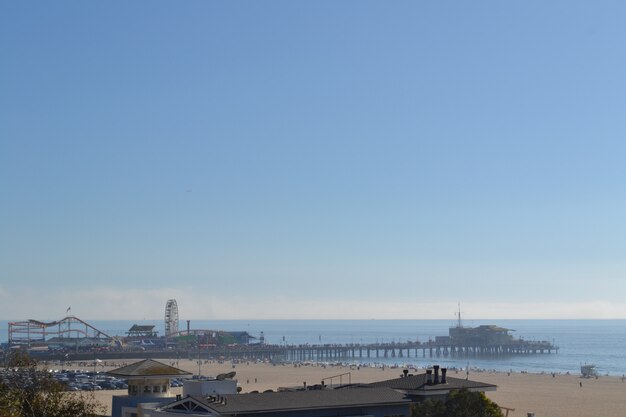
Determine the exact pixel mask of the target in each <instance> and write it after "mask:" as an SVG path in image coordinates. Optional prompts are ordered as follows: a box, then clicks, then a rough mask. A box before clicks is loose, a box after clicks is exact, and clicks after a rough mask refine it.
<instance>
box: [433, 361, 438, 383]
mask: <svg viewBox="0 0 626 417" xmlns="http://www.w3.org/2000/svg"><path fill="white" fill-rule="evenodd" d="M433 369H434V370H435V381H434V382H433V384H438V383H439V365H435V366H433Z"/></svg>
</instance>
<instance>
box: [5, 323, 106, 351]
mask: <svg viewBox="0 0 626 417" xmlns="http://www.w3.org/2000/svg"><path fill="white" fill-rule="evenodd" d="M51 337H61V338H62V337H78V338H80V337H84V338H93V339H101V340H110V339H112V338H111V336H109V335H108V334H106V333H104V332H103V331H101V330H98V329H96V328H95V327H94V326H92V325H91V324H89V323H87V322H86V321H84V320H81V319H79V318H78V317H74V316H67V317H64V318H63V319H61V320H56V321H50V322H44V321H39V320H32V319H31V320H26V321H15V322H10V323H9V344H10V345H28V346H30V345H31V344H33V343H43V342H45V341H46V340H48V338H51Z"/></svg>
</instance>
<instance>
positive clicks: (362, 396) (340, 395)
mask: <svg viewBox="0 0 626 417" xmlns="http://www.w3.org/2000/svg"><path fill="white" fill-rule="evenodd" d="M222 398H223V399H224V401H213V402H211V401H209V399H207V398H197V397H193V401H194V402H196V403H198V404H201V405H202V406H204V407H206V408H207V409H212V410H214V411H216V412H219V413H220V414H222V415H224V414H226V415H229V414H241V413H258V412H272V411H297V410H305V409H306V410H311V409H320V408H343V407H354V406H362V407H367V406H383V405H403V404H409V403H410V402H411V400H410V399H408V398H407V397H406V395H404V394H402V393H399V392H397V391H394V390H392V389H391V388H386V387H368V388H352V389H343V390H332V389H322V390H308V391H284V392H265V393H251V394H232V395H224V396H223V397H222ZM189 400H190V398H186V399H185V398H184V399H181V400H178V401H175V402H173V403H170V404H168V405H166V406H164V407H163V408H164V409H170V408H175V407H176V406H177V405H178V404H180V403H181V402H184V401H189Z"/></svg>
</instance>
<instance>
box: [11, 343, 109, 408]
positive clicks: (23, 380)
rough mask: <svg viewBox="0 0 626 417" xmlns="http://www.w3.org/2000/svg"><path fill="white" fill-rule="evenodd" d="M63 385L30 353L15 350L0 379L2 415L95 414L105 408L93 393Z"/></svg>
mask: <svg viewBox="0 0 626 417" xmlns="http://www.w3.org/2000/svg"><path fill="white" fill-rule="evenodd" d="M64 388H65V387H64V386H63V384H61V383H59V382H58V381H56V380H55V379H54V378H53V377H52V375H51V374H50V373H49V372H46V371H44V370H40V369H37V363H36V361H35V360H33V359H32V358H30V357H29V356H28V355H27V354H24V353H21V352H19V351H18V352H14V353H12V354H11V355H10V356H9V358H8V359H7V361H6V367H5V369H4V370H3V372H2V380H1V381H0V417H67V416H77V417H94V416H97V415H98V414H97V413H98V412H99V411H102V406H101V405H100V404H99V403H97V402H96V401H95V400H94V398H93V395H85V394H82V393H75V392H66V391H65V390H64Z"/></svg>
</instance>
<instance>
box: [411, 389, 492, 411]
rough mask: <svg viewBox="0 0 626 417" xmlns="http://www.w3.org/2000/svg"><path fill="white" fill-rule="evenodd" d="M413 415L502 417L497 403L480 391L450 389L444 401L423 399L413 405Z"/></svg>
mask: <svg viewBox="0 0 626 417" xmlns="http://www.w3.org/2000/svg"><path fill="white" fill-rule="evenodd" d="M411 415H412V416H413V417H503V415H502V411H501V410H500V407H498V404H496V403H494V402H493V401H491V400H490V399H489V398H487V397H486V396H485V394H484V393H482V392H471V391H468V390H467V389H465V388H464V389H461V390H458V391H456V390H455V391H452V392H450V394H449V395H448V397H447V398H446V400H445V401H442V400H425V401H423V402H421V403H417V404H415V405H414V406H413V411H412V413H411Z"/></svg>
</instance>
